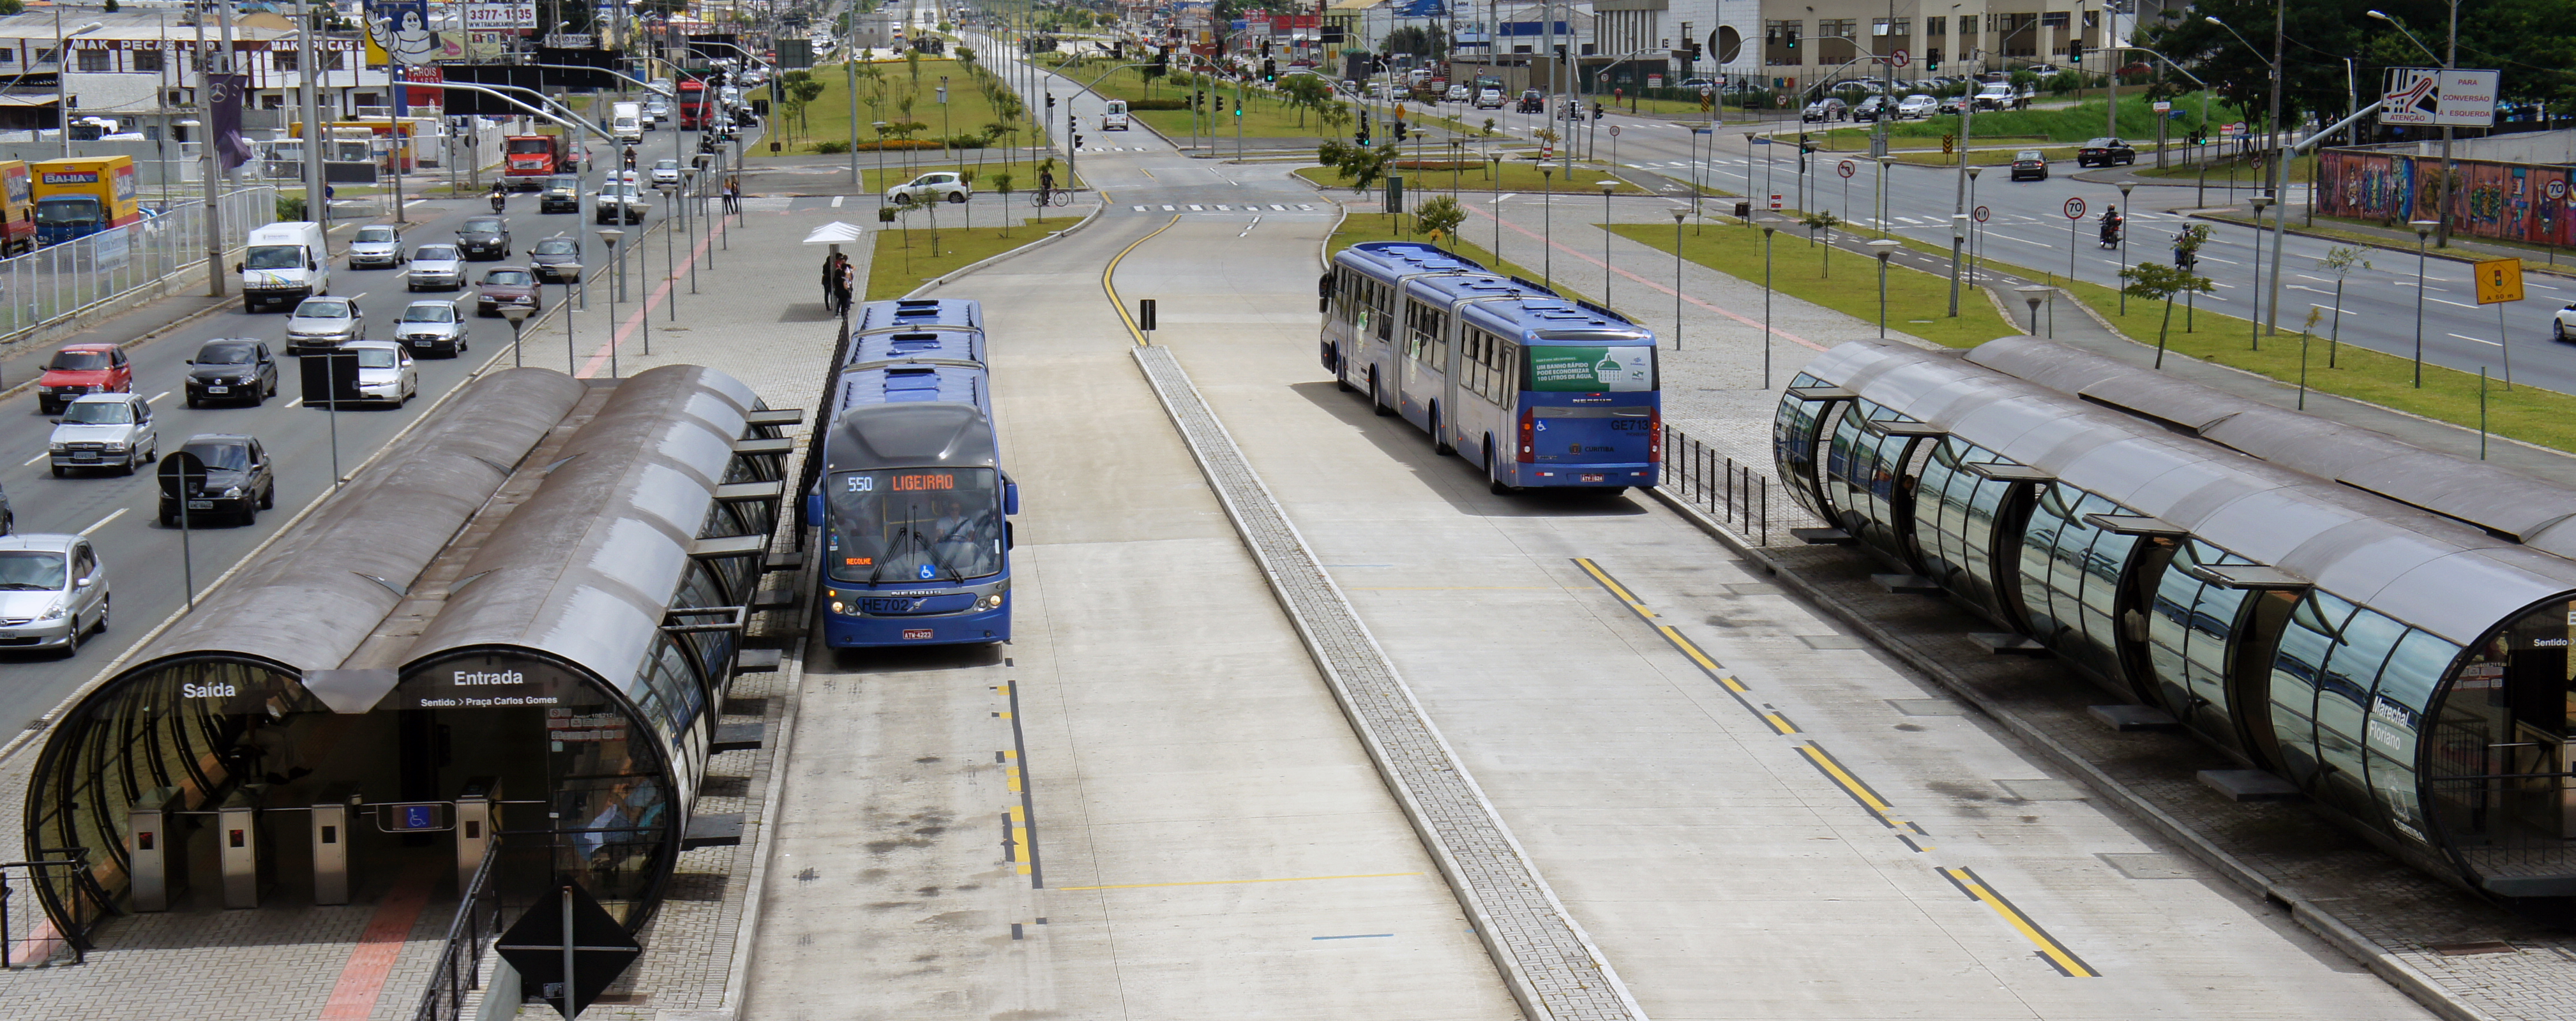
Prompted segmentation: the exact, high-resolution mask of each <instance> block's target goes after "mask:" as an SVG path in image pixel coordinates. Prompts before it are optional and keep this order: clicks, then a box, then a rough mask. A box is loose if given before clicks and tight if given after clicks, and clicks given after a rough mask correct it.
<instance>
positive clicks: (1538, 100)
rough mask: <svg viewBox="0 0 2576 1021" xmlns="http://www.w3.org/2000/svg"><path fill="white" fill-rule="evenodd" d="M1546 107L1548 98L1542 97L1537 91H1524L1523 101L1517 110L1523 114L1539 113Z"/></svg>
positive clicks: (1522, 94)
mask: <svg viewBox="0 0 2576 1021" xmlns="http://www.w3.org/2000/svg"><path fill="white" fill-rule="evenodd" d="M1546 105H1547V97H1545V96H1543V95H1541V94H1540V93H1539V91H1538V90H1537V89H1522V90H1521V101H1520V103H1519V104H1518V105H1517V106H1516V107H1515V109H1516V110H1517V111H1518V112H1521V113H1537V112H1539V109H1540V108H1541V107H1544V106H1546Z"/></svg>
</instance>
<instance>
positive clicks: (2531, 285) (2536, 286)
mask: <svg viewBox="0 0 2576 1021" xmlns="http://www.w3.org/2000/svg"><path fill="white" fill-rule="evenodd" d="M2522 286H2524V287H2529V288H2534V289H2537V290H2543V291H2555V290H2558V288H2555V287H2551V286H2549V285H2548V284H2535V283H2532V282H2531V281H2528V280H2525V281H2523V282H2522Z"/></svg>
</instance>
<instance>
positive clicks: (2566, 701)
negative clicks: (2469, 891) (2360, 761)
mask: <svg viewBox="0 0 2576 1021" xmlns="http://www.w3.org/2000/svg"><path fill="white" fill-rule="evenodd" d="M2571 621H2576V602H2570V601H2568V600H2566V599H2563V598H2562V599H2554V600H2551V601H2549V602H2546V603H2542V604H2540V605H2539V606H2537V607H2534V608H2533V609H2531V610H2530V611H2527V612H2525V613H2524V614H2522V615H2521V616H2519V617H2517V618H2515V619H2514V620H2512V621H2510V622H2507V623H2506V624H2504V625H2503V626H2502V627H2500V628H2498V629H2497V630H2496V631H2495V633H2493V634H2491V635H2489V636H2488V637H2487V639H2486V640H2484V641H2482V642H2480V643H2479V644H2478V645H2476V646H2474V647H2472V648H2470V649H2469V650H2468V652H2467V654H2466V655H2465V656H2462V657H2461V663H2460V665H2459V667H2458V669H2457V671H2456V672H2455V673H2454V675H2453V677H2452V679H2451V681H2450V683H2449V684H2448V685H2447V686H2445V687H2442V688H2437V689H2436V690H2437V693H2438V694H2439V697H2440V704H2439V706H2438V708H2436V709H2435V710H2434V712H2433V729H2432V732H2431V734H2429V735H2428V736H2427V738H2426V747H2425V748H2424V750H2423V752H2422V755H2421V757H2420V761H2421V763H2422V769H2423V774H2424V775H2423V779H2422V785H2421V790H2422V791H2423V795H2424V798H2425V801H2426V809H2427V811H2426V815H2427V816H2429V817H2430V818H2431V820H2432V822H2433V824H2434V825H2436V826H2438V827H2440V829H2441V831H2442V833H2443V835H2444V836H2445V838H2446V841H2445V842H2446V843H2449V844H2450V845H2451V846H2452V847H2453V849H2454V853H2455V854H2457V855H2459V856H2460V858H2461V859H2462V861H2463V862H2464V864H2466V865H2467V866H2468V867H2469V869H2470V870H2471V871H2472V872H2476V873H2487V874H2492V873H2500V872H2509V873H2512V874H2515V875H2521V876H2537V875H2552V874H2558V875H2565V874H2576V851H2571V846H2576V789H2571V786H2570V783H2569V781H2568V779H2567V778H2565V777H2562V776H2558V775H2555V774H2559V773H2563V772H2567V771H2568V770H2569V769H2570V767H2571V763H2570V761H2569V758H2570V757H2569V755H2568V751H2567V746H2568V743H2569V739H2570V737H2571V736H2576V735H2571V733H2570V726H2569V721H2570V718H2571V712H2570V705H2571V702H2576V681H2571V675H2576V671H2571V667H2570V658H2569V655H2568V646H2569V641H2570V639H2571V638H2576V634H2571V632H2576V624H2571V623H2570V622H2571Z"/></svg>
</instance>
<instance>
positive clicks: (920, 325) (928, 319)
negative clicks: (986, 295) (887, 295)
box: [850, 298, 984, 336]
mask: <svg viewBox="0 0 2576 1021" xmlns="http://www.w3.org/2000/svg"><path fill="white" fill-rule="evenodd" d="M941 328H945V329H952V330H974V331H976V332H978V333H981V332H983V330H984V303H983V302H980V301H975V300H973V299H969V298H899V299H896V300H894V301H870V302H864V303H862V304H860V305H859V312H858V315H856V316H853V317H851V319H850V333H851V335H853V336H856V335H858V334H862V333H874V332H877V331H879V330H927V329H941Z"/></svg>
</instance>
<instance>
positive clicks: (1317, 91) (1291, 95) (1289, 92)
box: [1279, 74, 1333, 128]
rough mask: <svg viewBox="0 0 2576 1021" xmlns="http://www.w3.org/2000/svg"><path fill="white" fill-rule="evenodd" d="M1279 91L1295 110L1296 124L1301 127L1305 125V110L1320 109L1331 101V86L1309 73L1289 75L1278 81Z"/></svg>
mask: <svg viewBox="0 0 2576 1021" xmlns="http://www.w3.org/2000/svg"><path fill="white" fill-rule="evenodd" d="M1279 92H1280V94H1281V95H1283V96H1285V97H1287V101H1288V105H1289V106H1290V107H1292V108H1294V109H1295V110H1296V111H1297V126H1298V127H1301V128H1302V127H1305V126H1306V111H1308V110H1319V109H1322V108H1323V105H1324V104H1326V103H1329V102H1332V101H1333V90H1332V87H1331V86H1328V85H1325V84H1324V80H1323V79H1322V78H1319V77H1316V76H1314V75H1311V74H1297V75H1289V76H1288V77H1287V78H1286V79H1285V80H1282V81H1281V82H1280V83H1279Z"/></svg>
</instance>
